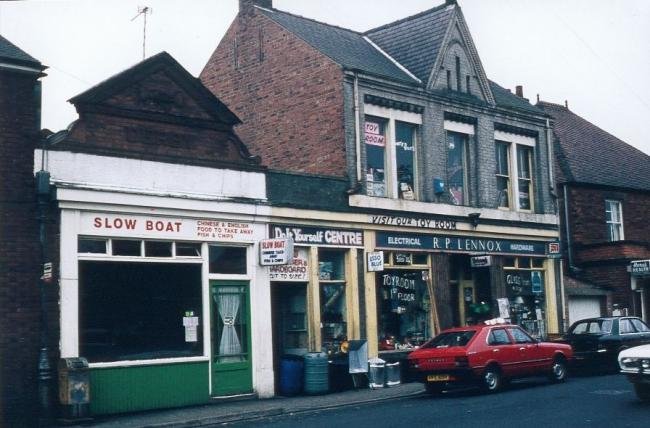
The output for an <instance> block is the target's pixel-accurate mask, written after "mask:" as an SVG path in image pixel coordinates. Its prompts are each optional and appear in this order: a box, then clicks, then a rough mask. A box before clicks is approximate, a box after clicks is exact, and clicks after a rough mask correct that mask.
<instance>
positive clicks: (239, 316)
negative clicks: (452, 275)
mask: <svg viewBox="0 0 650 428" xmlns="http://www.w3.org/2000/svg"><path fill="white" fill-rule="evenodd" d="M210 312H211V314H212V317H211V318H212V326H211V331H212V359H211V362H210V370H211V371H212V395H213V396H222V395H234V394H244V393H248V392H252V390H253V376H252V364H251V355H252V352H251V351H252V350H251V325H250V324H251V322H250V319H251V316H250V294H249V283H248V281H227V280H226V281H222V280H217V281H210Z"/></svg>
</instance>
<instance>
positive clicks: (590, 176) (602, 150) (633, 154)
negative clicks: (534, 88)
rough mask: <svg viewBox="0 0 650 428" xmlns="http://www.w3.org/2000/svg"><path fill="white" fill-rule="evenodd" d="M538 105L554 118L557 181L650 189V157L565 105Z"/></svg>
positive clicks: (539, 103)
mask: <svg viewBox="0 0 650 428" xmlns="http://www.w3.org/2000/svg"><path fill="white" fill-rule="evenodd" d="M537 106H538V107H539V108H541V109H542V110H544V111H545V112H546V113H547V114H548V115H549V116H551V117H552V118H553V122H554V125H553V132H554V134H555V137H556V138H555V145H554V147H555V149H556V162H557V163H558V166H559V168H560V169H561V176H560V177H558V181H564V182H572V183H582V184H596V185H601V186H612V187H618V188H627V189H635V190H644V191H648V190H650V156H648V155H647V154H645V153H643V152H642V151H640V150H638V149H636V148H634V147H632V146H630V145H629V144H626V143H625V142H623V141H621V140H620V139H618V138H616V137H615V136H613V135H612V134H609V133H608V132H606V131H604V130H602V129H600V128H599V127H597V126H596V125H594V124H593V123H590V122H589V121H587V120H586V119H584V118H582V117H580V116H578V115H577V114H575V113H573V112H572V111H570V110H569V109H568V108H566V107H564V106H561V105H559V104H552V103H547V102H543V101H540V102H538V103H537ZM560 179H561V180H560Z"/></svg>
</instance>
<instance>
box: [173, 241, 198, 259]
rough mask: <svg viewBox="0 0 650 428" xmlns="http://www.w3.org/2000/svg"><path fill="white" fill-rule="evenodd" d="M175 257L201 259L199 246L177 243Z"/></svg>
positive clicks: (189, 243)
mask: <svg viewBox="0 0 650 428" xmlns="http://www.w3.org/2000/svg"><path fill="white" fill-rule="evenodd" d="M176 257H201V244H194V243H191V242H177V243H176Z"/></svg>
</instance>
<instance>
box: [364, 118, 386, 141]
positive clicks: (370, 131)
mask: <svg viewBox="0 0 650 428" xmlns="http://www.w3.org/2000/svg"><path fill="white" fill-rule="evenodd" d="M380 128H381V127H380V126H379V124H378V123H375V122H366V125H365V131H366V132H365V136H364V139H365V142H366V144H370V145H373V146H380V147H384V146H385V145H386V137H385V136H383V135H382V134H381V132H380Z"/></svg>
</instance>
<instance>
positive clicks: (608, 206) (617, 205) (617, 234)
mask: <svg viewBox="0 0 650 428" xmlns="http://www.w3.org/2000/svg"><path fill="white" fill-rule="evenodd" d="M605 220H606V222H607V239H608V240H609V241H610V242H614V241H621V240H623V239H624V238H623V209H622V207H621V202H620V201H612V200H606V201H605Z"/></svg>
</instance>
